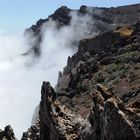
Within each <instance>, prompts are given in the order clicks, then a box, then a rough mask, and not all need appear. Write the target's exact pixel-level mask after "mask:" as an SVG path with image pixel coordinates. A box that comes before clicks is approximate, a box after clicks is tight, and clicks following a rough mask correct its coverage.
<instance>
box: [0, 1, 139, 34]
mask: <svg viewBox="0 0 140 140" xmlns="http://www.w3.org/2000/svg"><path fill="white" fill-rule="evenodd" d="M135 3H140V0H0V31H3V30H4V31H9V32H10V31H15V32H17V31H24V29H25V28H27V27H30V26H31V25H32V24H35V23H36V21H37V20H38V19H40V18H47V17H48V15H50V14H52V13H53V12H54V11H55V10H56V9H57V8H58V7H60V6H62V5H66V6H68V7H70V8H73V9H78V8H79V7H80V6H81V5H88V6H99V7H112V6H113V7H114V6H115V7H116V6H121V5H128V4H135Z"/></svg>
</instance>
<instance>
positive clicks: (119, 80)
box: [0, 4, 140, 140]
mask: <svg viewBox="0 0 140 140" xmlns="http://www.w3.org/2000/svg"><path fill="white" fill-rule="evenodd" d="M73 11H76V12H77V13H78V14H79V15H80V16H83V17H84V15H89V16H90V17H92V23H91V24H90V30H89V31H90V35H89V36H88V38H87V36H85V38H84V39H82V40H78V39H75V40H76V41H77V42H79V45H78V50H77V52H76V53H75V54H74V55H73V56H72V57H69V58H68V60H67V66H66V67H65V68H64V71H63V72H60V73H59V78H58V83H57V86H56V89H53V87H51V85H50V83H49V82H43V85H42V89H41V101H40V106H39V119H38V120H37V121H36V123H35V124H34V125H33V126H31V128H29V129H28V130H27V132H24V133H23V137H22V140H80V139H81V140H91V139H95V140H138V139H140V4H137V5H131V6H122V7H117V8H96V7H94V8H92V7H86V6H82V7H81V8H80V9H79V10H71V9H69V8H67V7H65V6H63V7H61V8H59V9H58V10H56V11H55V12H54V14H52V15H51V16H50V17H49V18H47V19H44V20H42V19H41V20H39V21H38V22H37V23H36V25H33V26H32V27H31V28H29V29H27V30H26V32H25V34H26V35H29V36H30V37H33V38H35V40H34V43H33V44H32V43H31V44H30V45H31V48H30V50H29V51H28V52H26V53H25V54H24V55H28V54H30V53H33V54H34V55H35V56H38V57H39V56H40V55H41V47H42V46H41V43H42V41H43V39H44V34H43V33H44V32H42V30H47V26H45V29H44V28H42V27H44V24H46V23H48V21H49V20H50V19H52V20H53V21H55V22H56V23H57V29H58V30H59V29H60V28H62V27H64V26H68V25H69V24H70V22H71V18H72V17H71V15H70V13H71V12H73ZM93 32H97V33H98V34H97V35H96V36H95V35H93ZM46 47H47V46H46ZM0 139H2V140H15V136H14V134H13V130H12V129H11V127H10V126H8V127H6V128H5V130H4V131H1V132H0Z"/></svg>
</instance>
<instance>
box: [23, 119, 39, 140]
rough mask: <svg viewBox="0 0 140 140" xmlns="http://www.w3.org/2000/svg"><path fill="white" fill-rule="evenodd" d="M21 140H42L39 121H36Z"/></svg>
mask: <svg viewBox="0 0 140 140" xmlns="http://www.w3.org/2000/svg"><path fill="white" fill-rule="evenodd" d="M21 140H40V124H39V120H37V121H36V123H35V124H34V125H32V126H31V128H29V129H28V131H27V132H24V133H23V136H22V138H21Z"/></svg>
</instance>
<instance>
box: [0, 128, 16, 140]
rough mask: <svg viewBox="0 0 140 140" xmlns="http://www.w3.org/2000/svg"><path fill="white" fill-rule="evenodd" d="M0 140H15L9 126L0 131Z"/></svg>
mask: <svg viewBox="0 0 140 140" xmlns="http://www.w3.org/2000/svg"><path fill="white" fill-rule="evenodd" d="M0 140H17V139H16V138H15V135H14V131H13V129H12V128H11V126H10V125H8V126H6V127H5V129H4V130H0Z"/></svg>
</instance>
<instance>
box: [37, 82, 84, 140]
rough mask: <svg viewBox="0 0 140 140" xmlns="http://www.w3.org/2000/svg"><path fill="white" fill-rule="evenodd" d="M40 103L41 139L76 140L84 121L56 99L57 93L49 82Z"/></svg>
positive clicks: (43, 86) (45, 84)
mask: <svg viewBox="0 0 140 140" xmlns="http://www.w3.org/2000/svg"><path fill="white" fill-rule="evenodd" d="M41 94H42V97H41V102H40V112H39V119H40V139H41V140H45V139H48V140H76V139H79V132H80V128H81V126H82V125H81V124H82V121H83V119H82V118H81V117H80V116H77V115H74V114H71V113H70V111H69V110H67V109H66V108H65V107H64V106H62V105H61V104H60V103H59V102H58V101H57V99H56V93H55V91H54V89H53V88H52V87H51V86H50V83H49V82H43V85H42V90H41Z"/></svg>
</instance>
